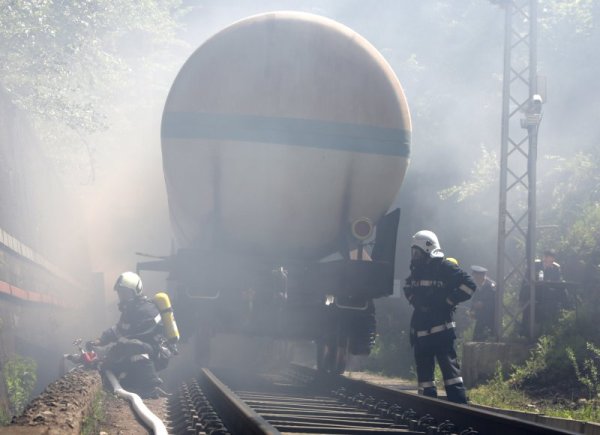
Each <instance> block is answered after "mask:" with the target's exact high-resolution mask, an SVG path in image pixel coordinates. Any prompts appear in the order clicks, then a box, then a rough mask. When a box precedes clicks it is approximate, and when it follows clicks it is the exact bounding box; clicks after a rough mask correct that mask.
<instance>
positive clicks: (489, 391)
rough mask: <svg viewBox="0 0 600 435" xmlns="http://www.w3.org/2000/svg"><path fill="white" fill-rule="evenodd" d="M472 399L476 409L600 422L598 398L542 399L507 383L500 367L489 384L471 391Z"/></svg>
mask: <svg viewBox="0 0 600 435" xmlns="http://www.w3.org/2000/svg"><path fill="white" fill-rule="evenodd" d="M469 399H470V401H471V403H473V404H476V405H484V406H491V407H494V408H501V409H510V410H514V411H525V412H532V413H536V414H543V415H546V416H549V417H560V418H567V419H572V420H583V421H591V422H596V423H599V422H600V400H598V399H597V398H596V399H592V400H586V399H576V398H574V399H573V400H568V399H566V398H561V397H558V396H556V397H553V398H548V397H547V396H546V397H544V398H543V399H540V398H538V397H535V396H534V395H531V394H528V393H526V392H525V391H523V390H520V389H519V388H517V387H516V386H515V384H514V383H513V382H511V380H505V379H504V376H503V375H502V368H501V366H500V365H498V367H497V369H496V374H495V375H494V377H493V378H492V379H491V380H490V381H489V382H488V383H487V384H485V385H481V386H478V387H476V388H473V389H471V390H469Z"/></svg>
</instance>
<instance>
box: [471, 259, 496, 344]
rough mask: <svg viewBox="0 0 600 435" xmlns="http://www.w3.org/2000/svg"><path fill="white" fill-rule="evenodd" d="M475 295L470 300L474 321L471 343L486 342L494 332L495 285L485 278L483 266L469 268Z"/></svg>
mask: <svg viewBox="0 0 600 435" xmlns="http://www.w3.org/2000/svg"><path fill="white" fill-rule="evenodd" d="M471 274H472V275H473V280H474V281H475V284H477V293H475V295H474V296H473V299H472V300H471V314H472V316H473V318H474V319H475V327H474V329H473V341H486V340H488V339H490V338H491V337H492V333H493V330H494V310H495V306H496V283H495V282H494V281H492V280H491V279H489V278H488V277H487V269H486V268H485V267H483V266H471Z"/></svg>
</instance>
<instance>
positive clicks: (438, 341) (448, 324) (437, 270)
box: [404, 231, 476, 403]
mask: <svg viewBox="0 0 600 435" xmlns="http://www.w3.org/2000/svg"><path fill="white" fill-rule="evenodd" d="M410 271H411V273H410V276H409V277H408V278H407V279H406V284H405V287H404V294H405V295H406V298H407V299H408V301H409V302H410V304H411V305H412V306H413V307H414V311H413V315H412V318H411V321H410V338H411V344H412V345H413V346H414V352H415V363H416V365H417V378H418V382H419V393H420V394H423V395H425V396H429V397H437V389H436V387H435V382H434V369H435V359H437V362H438V364H439V366H440V369H441V371H442V375H443V377H444V387H445V389H446V396H447V397H448V400H450V401H451V402H456V403H467V395H466V390H465V387H464V384H463V380H462V377H461V374H460V366H459V364H458V360H457V357H456V351H455V349H454V340H455V339H456V335H455V332H454V328H455V326H456V325H455V323H454V321H453V315H454V311H455V309H456V305H457V304H459V303H460V302H463V301H466V300H468V299H469V298H470V297H471V296H472V295H473V293H474V292H475V289H476V285H475V283H474V282H473V279H472V278H471V277H470V276H469V275H468V274H467V273H466V272H464V271H463V270H462V269H460V268H459V267H458V266H457V265H455V264H453V263H451V262H449V261H447V260H446V259H444V253H443V252H442V250H441V248H440V244H439V242H438V238H437V236H436V235H435V234H434V233H433V232H431V231H419V232H418V233H416V234H415V235H414V236H413V238H412V245H411V263H410Z"/></svg>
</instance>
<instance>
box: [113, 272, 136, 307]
mask: <svg viewBox="0 0 600 435" xmlns="http://www.w3.org/2000/svg"><path fill="white" fill-rule="evenodd" d="M115 291H116V292H117V293H118V294H119V300H120V301H121V302H128V301H131V300H133V299H136V298H138V297H140V296H142V278H140V276H139V275H138V274H137V273H133V272H124V273H122V274H121V275H119V278H117V282H115Z"/></svg>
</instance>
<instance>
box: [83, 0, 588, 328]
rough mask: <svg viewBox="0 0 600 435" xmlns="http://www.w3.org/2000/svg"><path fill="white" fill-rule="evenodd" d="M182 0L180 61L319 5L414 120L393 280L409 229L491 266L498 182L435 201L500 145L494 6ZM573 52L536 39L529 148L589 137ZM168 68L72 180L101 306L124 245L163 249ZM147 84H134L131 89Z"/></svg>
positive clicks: (166, 249) (129, 256)
mask: <svg viewBox="0 0 600 435" xmlns="http://www.w3.org/2000/svg"><path fill="white" fill-rule="evenodd" d="M184 3H185V6H189V7H191V11H190V12H189V13H188V14H186V15H185V18H184V29H182V31H181V35H180V36H181V37H182V38H183V39H185V41H186V42H187V43H188V44H189V46H188V47H187V48H184V49H182V50H181V52H180V53H177V54H176V56H178V64H179V65H182V64H183V63H184V62H185V60H186V59H187V57H188V56H189V55H190V54H191V52H192V51H193V50H195V49H196V48H197V47H198V46H199V45H200V44H201V43H203V42H204V41H205V40H206V39H207V38H209V37H210V36H211V35H213V34H214V33H216V32H218V31H219V30H221V29H222V28H224V27H225V26H227V25H229V24H231V23H233V22H235V21H237V20H239V19H242V18H245V17H247V16H249V15H253V14H257V13H262V12H267V11H273V10H299V11H305V12H310V13H315V14H319V15H323V16H325V17H328V18H331V19H333V20H336V21H339V22H341V23H342V24H344V25H346V26H348V27H350V28H352V29H353V30H355V31H357V32H358V33H359V34H361V35H362V36H364V37H365V38H366V39H367V40H369V41H370V42H371V43H372V44H373V45H374V46H375V47H376V48H377V49H378V50H379V51H380V52H381V53H382V54H383V56H384V57H385V58H386V60H387V61H388V62H389V63H390V65H391V66H392V68H393V69H394V71H395V72H396V75H397V76H398V78H399V80H400V82H401V83H402V86H403V88H404V91H405V93H406V96H407V99H408V103H409V106H410V108H411V114H412V122H413V140H412V143H413V148H412V154H411V162H410V166H409V169H408V173H407V177H406V179H405V182H404V185H403V186H402V188H401V190H400V193H399V195H398V197H397V199H396V201H395V202H394V206H400V207H401V208H402V211H403V214H402V218H401V226H400V231H399V236H398V257H397V271H396V275H397V277H398V278H399V279H401V278H403V277H404V276H405V275H406V274H407V273H408V270H407V266H408V254H409V249H408V244H409V240H410V236H411V235H412V234H413V233H414V232H416V231H417V230H420V229H432V230H434V231H435V232H436V233H437V234H438V235H439V238H440V241H441V243H442V247H443V248H444V250H445V251H446V253H447V255H449V256H453V257H457V258H459V259H460V260H461V263H462V264H463V266H468V265H469V264H472V263H475V262H477V263H484V264H485V265H486V266H488V267H490V268H491V269H493V266H494V264H495V251H496V237H497V210H498V191H497V187H493V188H491V189H489V190H487V191H486V192H485V193H484V194H481V195H480V196H478V197H476V199H477V201H476V204H473V203H471V204H470V205H467V204H466V203H458V204H457V203H455V202H453V201H442V200H441V199H440V197H439V195H438V192H440V191H441V190H443V189H445V188H447V187H449V186H452V185H454V184H459V183H460V182H462V181H463V180H465V179H467V178H468V177H469V174H470V171H471V170H472V169H473V165H474V162H476V161H477V160H478V159H479V158H480V157H481V156H482V151H481V150H482V147H483V148H485V149H487V150H490V151H491V152H496V153H499V144H500V112H501V89H502V76H501V72H502V55H503V38H504V27H503V26H504V24H503V18H504V14H503V11H502V9H501V8H499V7H498V6H495V5H492V4H491V3H490V2H485V1H480V0H477V1H475V0H472V1H465V2H442V1H433V0H429V1H419V2H398V1H393V0H387V1H383V0H381V1H377V2H364V1H358V0H353V1H345V2H340V1H337V0H330V1H322V0H319V1H316V0H313V1H309V0H305V1H299V0H298V1H292V0H286V1H274V0H273V1H254V2H239V1H233V0H212V1H209V0H206V1H199V2H192V1H188V2H184ZM562 30H563V31H564V32H567V30H570V29H562ZM541 35H542V37H543V36H544V33H542V34H541ZM581 56H582V54H581V53H577V52H571V53H570V54H569V57H568V59H569V60H570V61H572V63H569V62H564V61H563V60H562V58H561V56H558V55H557V53H554V52H553V51H552V50H551V49H550V48H548V47H547V46H546V45H544V41H543V39H542V40H541V41H540V53H539V57H540V59H541V62H540V63H541V69H542V68H543V72H544V73H546V74H547V78H548V80H547V81H548V83H549V85H548V87H549V92H548V95H549V97H548V104H547V106H546V107H545V112H546V113H545V119H544V121H543V123H542V126H541V130H540V154H546V153H552V154H554V153H557V154H559V153H565V152H570V151H567V150H566V149H565V144H567V145H569V146H570V145H573V144H574V142H575V141H574V140H573V139H572V138H573V135H575V137H576V138H577V140H576V142H577V144H578V145H579V144H581V146H582V148H584V144H585V143H597V139H598V137H597V136H596V137H594V136H593V135H592V134H591V133H589V130H588V129H587V127H588V126H589V125H594V124H593V119H592V118H591V117H592V116H594V115H593V114H594V113H596V114H597V113H598V111H597V110H591V109H590V108H589V107H593V106H597V101H599V99H598V98H597V89H594V92H591V91H592V89H591V86H584V85H582V84H581V82H588V83H593V82H594V80H595V77H596V76H595V75H594V71H595V70H593V69H592V68H589V69H582V68H580V66H581V63H580V62H581ZM175 63H177V62H175ZM596 63H597V61H596ZM177 70H178V66H177V67H174V68H173V69H172V70H170V71H168V72H166V73H164V74H163V75H162V76H157V77H154V78H153V80H154V81H155V82H157V83H159V84H160V86H159V87H160V88H161V89H162V90H163V91H162V94H160V93H159V94H158V95H155V97H156V98H154V99H152V101H153V103H152V104H151V105H150V106H149V107H148V106H146V107H145V108H144V109H141V110H139V111H127V112H124V113H122V114H120V116H115V118H114V119H111V120H109V121H110V124H111V128H110V129H109V131H107V132H106V133H104V134H99V135H97V136H96V137H94V138H92V140H93V143H94V145H95V147H94V149H95V158H96V163H95V164H96V166H95V172H96V180H95V182H94V183H93V184H92V185H89V186H82V187H80V188H79V191H80V193H81V203H82V207H83V214H84V215H85V219H86V222H87V230H86V231H85V233H86V235H87V237H86V239H87V243H88V245H89V247H90V257H91V267H92V269H93V270H94V271H101V272H103V273H104V277H105V287H106V296H107V300H108V305H109V306H112V305H110V304H111V303H112V302H114V296H113V295H112V292H111V291H110V288H111V286H112V282H113V281H114V279H115V278H116V276H117V275H118V274H119V273H120V272H122V271H124V270H131V269H133V268H135V264H136V262H137V261H138V260H139V257H136V256H135V254H134V253H135V252H138V251H140V252H148V253H151V254H158V255H166V254H169V253H170V250H171V235H170V225H169V222H168V209H167V200H166V194H165V187H164V179H163V174H162V161H161V155H160V117H161V112H162V108H163V103H164V100H165V99H166V95H167V90H168V88H169V87H170V84H171V83H172V81H173V79H174V77H175V74H176V72H177ZM579 73H581V74H579ZM582 75H583V77H584V78H585V80H583V79H581V77H582ZM575 77H579V79H576V78H575ZM559 83H560V85H559ZM147 85H148V86H149V84H147V83H144V82H138V83H136V86H139V87H140V88H142V89H143V88H144V86H147ZM128 104H129V105H131V102H128ZM144 279H145V288H146V292H147V293H148V294H153V293H155V292H156V291H159V290H161V289H162V288H163V287H164V286H165V285H166V284H165V282H164V280H163V278H161V277H160V276H158V275H153V274H146V275H145V276H144ZM100 309H102V307H101V308H100ZM111 315H112V317H110V316H109V319H107V323H108V320H111V319H114V315H115V311H114V309H113V311H112V314H111ZM97 326H98V328H100V327H102V326H108V325H97Z"/></svg>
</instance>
